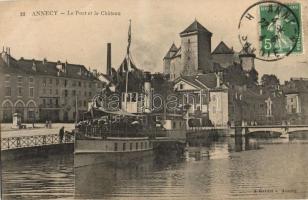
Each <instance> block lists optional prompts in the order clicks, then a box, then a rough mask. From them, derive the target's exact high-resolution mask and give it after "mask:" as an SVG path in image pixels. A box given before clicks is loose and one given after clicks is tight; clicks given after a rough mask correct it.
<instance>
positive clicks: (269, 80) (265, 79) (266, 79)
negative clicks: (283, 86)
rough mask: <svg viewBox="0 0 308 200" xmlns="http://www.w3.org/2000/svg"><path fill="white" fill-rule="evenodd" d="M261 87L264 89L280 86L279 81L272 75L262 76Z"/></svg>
mask: <svg viewBox="0 0 308 200" xmlns="http://www.w3.org/2000/svg"><path fill="white" fill-rule="evenodd" d="M261 85H262V86H263V87H265V88H272V89H274V88H276V87H277V86H279V85H280V82H279V79H278V78H277V76H276V75H274V74H264V75H263V76H262V78H261Z"/></svg>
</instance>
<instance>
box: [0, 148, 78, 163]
mask: <svg viewBox="0 0 308 200" xmlns="http://www.w3.org/2000/svg"><path fill="white" fill-rule="evenodd" d="M73 152H74V143H63V144H51V145H45V146H34V147H26V148H16V149H6V150H2V151H1V161H2V162H3V161H8V160H18V159H24V158H35V157H48V156H49V155H57V154H58V155H60V154H72V155H73Z"/></svg>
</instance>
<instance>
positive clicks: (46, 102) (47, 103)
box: [42, 98, 88, 107]
mask: <svg viewBox="0 0 308 200" xmlns="http://www.w3.org/2000/svg"><path fill="white" fill-rule="evenodd" d="M54 99H55V100H53V99H52V98H43V99H42V104H43V106H44V107H46V106H53V105H55V106H59V100H58V98H54ZM67 103H68V102H67V101H65V102H64V104H67ZM77 103H78V106H84V107H87V105H88V101H87V100H84V101H82V100H78V101H77ZM72 105H73V106H76V101H75V100H72Z"/></svg>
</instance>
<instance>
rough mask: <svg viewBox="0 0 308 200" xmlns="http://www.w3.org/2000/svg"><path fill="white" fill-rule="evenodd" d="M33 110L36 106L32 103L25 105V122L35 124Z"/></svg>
mask: <svg viewBox="0 0 308 200" xmlns="http://www.w3.org/2000/svg"><path fill="white" fill-rule="evenodd" d="M35 109H36V106H35V104H34V102H32V101H31V102H30V103H28V105H27V117H28V119H27V121H28V122H35V121H36V119H35Z"/></svg>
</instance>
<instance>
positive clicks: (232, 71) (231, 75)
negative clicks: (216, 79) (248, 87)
mask: <svg viewBox="0 0 308 200" xmlns="http://www.w3.org/2000/svg"><path fill="white" fill-rule="evenodd" d="M224 80H225V81H226V82H228V83H229V84H231V85H245V84H247V76H246V74H245V71H244V70H243V68H242V66H241V65H240V64H237V63H234V64H233V65H230V66H228V67H227V68H226V69H225V71H224Z"/></svg>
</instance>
